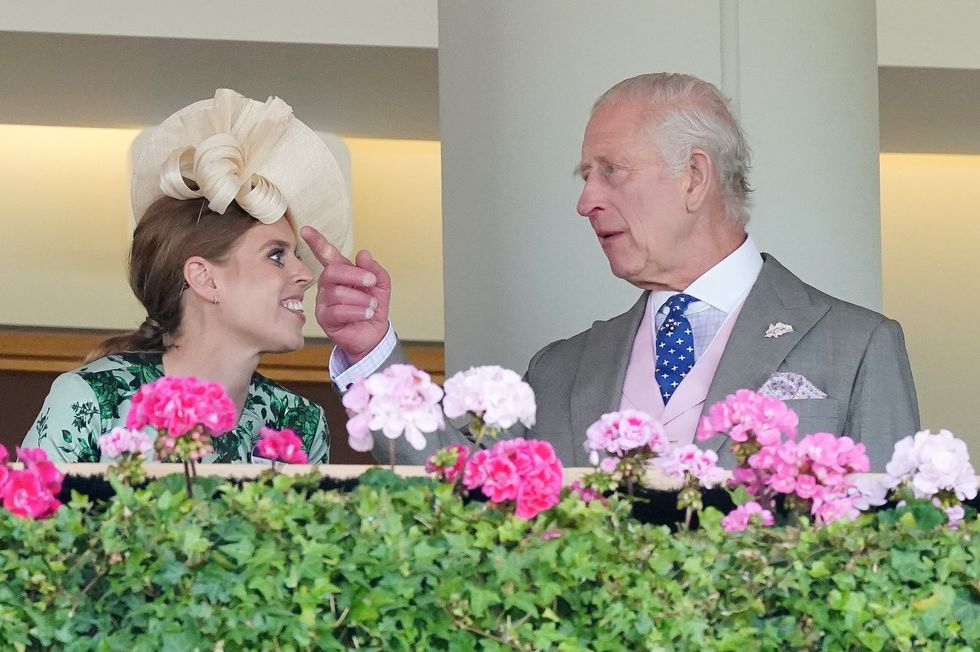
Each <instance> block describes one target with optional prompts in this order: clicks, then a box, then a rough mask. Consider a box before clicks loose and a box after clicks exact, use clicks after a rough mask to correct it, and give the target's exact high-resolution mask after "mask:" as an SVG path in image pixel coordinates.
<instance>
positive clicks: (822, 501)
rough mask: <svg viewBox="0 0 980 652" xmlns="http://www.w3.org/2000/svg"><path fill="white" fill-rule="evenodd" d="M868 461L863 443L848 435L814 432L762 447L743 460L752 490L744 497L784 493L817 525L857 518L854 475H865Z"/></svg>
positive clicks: (791, 502) (749, 488)
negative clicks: (794, 439)
mask: <svg viewBox="0 0 980 652" xmlns="http://www.w3.org/2000/svg"><path fill="white" fill-rule="evenodd" d="M870 465H871V462H870V460H869V459H868V456H867V455H866V454H865V452H864V444H859V443H855V442H854V440H852V439H851V438H850V437H837V436H835V435H832V434H830V433H826V432H818V433H815V434H812V435H806V436H805V437H803V438H802V439H800V440H799V441H798V442H794V441H791V440H787V441H783V442H780V443H778V444H770V445H766V446H763V447H762V448H761V449H760V450H759V451H758V452H756V453H755V454H753V455H752V456H751V457H749V459H748V466H749V471H750V475H751V477H752V481H753V482H752V486H750V487H748V490H749V493H751V494H753V495H755V496H763V495H764V494H765V493H766V491H767V490H768V491H769V492H772V493H776V494H785V495H787V496H788V497H789V502H790V504H792V505H795V506H797V507H804V508H806V509H808V511H809V512H810V513H811V514H812V515H813V516H814V517H816V520H817V522H818V523H829V522H831V521H835V520H837V519H839V518H844V517H849V518H850V517H853V516H856V515H857V513H858V511H857V508H856V507H855V505H856V504H858V502H859V501H858V499H857V495H858V492H856V491H855V484H854V481H853V480H852V479H851V478H852V476H853V474H857V473H864V472H867V470H868V469H869V468H870Z"/></svg>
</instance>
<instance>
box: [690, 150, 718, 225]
mask: <svg viewBox="0 0 980 652" xmlns="http://www.w3.org/2000/svg"><path fill="white" fill-rule="evenodd" d="M687 172H688V184H687V188H686V202H687V210H688V212H691V213H694V212H697V211H698V210H699V209H700V208H701V207H702V206H703V205H704V202H705V200H706V199H707V198H708V195H709V193H710V192H711V189H712V187H713V186H714V185H715V163H714V161H712V160H711V157H710V156H708V153H707V152H705V151H704V150H703V149H697V148H695V149H692V150H691V161H690V163H689V168H688V171H687Z"/></svg>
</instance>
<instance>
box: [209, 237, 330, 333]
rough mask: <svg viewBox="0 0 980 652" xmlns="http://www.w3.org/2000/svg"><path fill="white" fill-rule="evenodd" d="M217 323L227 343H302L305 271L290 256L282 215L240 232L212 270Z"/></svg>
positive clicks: (291, 246)
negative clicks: (216, 299) (219, 262)
mask: <svg viewBox="0 0 980 652" xmlns="http://www.w3.org/2000/svg"><path fill="white" fill-rule="evenodd" d="M214 278H215V284H216V286H217V288H218V289H217V298H218V304H217V305H216V306H215V308H217V310H215V311H214V313H215V314H216V315H217V319H218V322H219V323H218V324H216V325H215V326H216V327H218V328H221V329H222V330H223V331H226V332H227V337H228V338H229V341H230V343H231V342H235V343H238V344H240V345H241V346H243V347H244V348H246V349H248V350H256V351H259V352H266V351H268V352H282V351H295V350H296V349H299V348H302V346H303V324H304V323H305V322H306V317H305V315H304V314H303V293H304V290H303V288H304V286H305V285H306V284H307V283H309V282H310V280H311V279H312V274H311V272H310V269H309V268H308V267H307V266H306V265H305V264H304V263H303V261H301V260H300V259H299V258H298V257H297V256H296V236H295V235H294V234H293V230H292V228H291V227H290V224H289V222H288V221H287V220H286V219H281V220H279V221H277V222H275V223H274V224H257V225H256V226H253V227H252V228H250V229H249V230H248V231H246V232H245V235H243V236H242V237H241V238H240V239H239V240H238V242H237V243H236V244H235V246H234V247H233V248H232V250H231V252H230V254H229V256H228V259H227V260H226V261H225V262H224V263H223V264H221V265H217V266H215V269H214Z"/></svg>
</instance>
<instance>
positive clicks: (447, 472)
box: [425, 444, 469, 482]
mask: <svg viewBox="0 0 980 652" xmlns="http://www.w3.org/2000/svg"><path fill="white" fill-rule="evenodd" d="M468 454H469V451H468V450H467V449H466V446H463V445H462V444H453V445H451V446H447V447H446V448H443V449H440V450H438V451H436V452H435V453H433V454H432V455H431V456H430V457H429V459H428V460H426V461H425V471H426V473H431V474H433V475H435V476H436V477H437V478H439V479H440V480H443V481H445V482H456V480H457V479H458V478H459V477H460V476H461V475H462V473H463V466H464V465H465V464H466V458H467V457H468Z"/></svg>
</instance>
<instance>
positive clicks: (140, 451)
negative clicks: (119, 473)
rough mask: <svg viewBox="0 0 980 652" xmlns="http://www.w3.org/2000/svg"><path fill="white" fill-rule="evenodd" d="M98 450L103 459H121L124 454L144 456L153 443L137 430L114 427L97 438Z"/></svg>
mask: <svg viewBox="0 0 980 652" xmlns="http://www.w3.org/2000/svg"><path fill="white" fill-rule="evenodd" d="M99 450H101V451H102V454H103V455H104V456H105V457H110V458H117V457H121V456H122V455H124V454H129V455H133V456H136V455H144V456H145V455H149V453H150V451H152V450H153V442H152V441H151V440H150V438H149V437H147V436H146V435H144V434H143V433H142V432H140V431H138V430H130V429H129V428H124V427H123V426H116V427H115V428H113V429H112V430H111V431H110V432H108V433H107V434H104V435H102V436H101V437H99Z"/></svg>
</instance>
